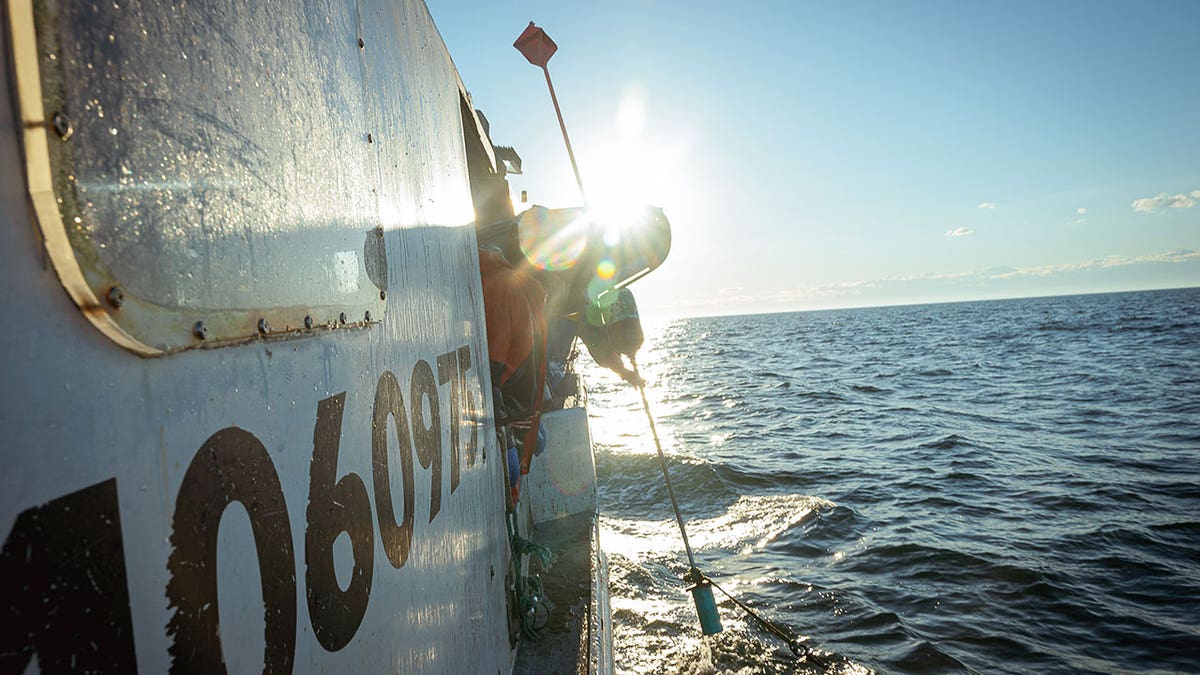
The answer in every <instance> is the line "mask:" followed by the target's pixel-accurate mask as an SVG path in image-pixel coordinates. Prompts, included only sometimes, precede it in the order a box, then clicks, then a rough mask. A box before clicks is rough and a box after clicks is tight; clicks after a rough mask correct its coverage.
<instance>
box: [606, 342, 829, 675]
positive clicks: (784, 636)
mask: <svg viewBox="0 0 1200 675" xmlns="http://www.w3.org/2000/svg"><path fill="white" fill-rule="evenodd" d="M629 363H630V365H632V366H633V374H634V375H636V376H637V380H638V385H637V390H638V393H640V394H641V395H642V409H643V410H645V411H646V420H647V421H648V422H649V423H650V434H651V435H652V436H654V447H655V448H656V449H657V450H658V462H659V464H660V465H661V466H662V473H663V479H664V480H665V481H666V483H667V494H669V495H670V496H671V508H673V509H674V510H675V522H677V523H679V534H681V535H683V547H684V549H685V550H687V557H688V563H690V564H691V570H690V571H689V572H688V574H687V576H686V577H685V580H688V581H691V582H693V583H697V582H700V581H707V582H709V583H710V584H712V585H713V587H715V588H716V589H717V590H718V591H721V593H722V594H723V595H724V596H725V597H727V598H729V599H730V600H731V601H733V604H735V605H737V606H738V607H740V608H741V609H742V611H744V612H746V614H747V615H748V616H749V617H750V618H752V619H754V620H755V621H756V622H758V624H759V625H760V626H762V627H763V628H764V629H765V630H766V631H767V632H768V633H770V634H771V635H774V636H775V637H777V638H779V639H780V640H782V641H783V642H784V643H785V644H786V645H787V646H788V649H790V650H791V651H792V654H793V655H795V657H796V658H797V659H804V660H811V661H812V662H813V663H816V664H817V665H819V666H821V667H822V668H826V667H828V666H829V662H827V661H826V660H825V659H823V658H821V657H820V656H818V655H817V654H816V652H814V651H813V650H812V649H811V648H810V647H809V646H808V645H806V644H804V643H803V642H801V641H800V639H799V638H798V637H793V636H791V635H789V634H788V632H787V631H785V630H784V629H783V628H782V627H780V625H779V624H776V623H775V622H773V621H770V620H768V619H766V618H764V617H763V616H762V615H760V614H759V613H758V612H756V611H754V609H753V608H751V607H750V606H749V605H747V604H746V603H744V602H742V601H741V600H738V599H737V598H735V597H733V596H732V595H730V593H729V592H728V591H726V590H725V589H724V588H721V586H720V585H719V584H718V583H717V582H715V581H713V580H712V579H711V578H710V577H708V576H707V575H705V574H704V573H703V572H701V571H700V569H699V568H698V567H696V558H695V557H694V556H693V555H692V545H691V544H690V543H689V542H688V536H687V530H686V529H685V528H684V526H683V514H682V513H680V511H679V501H678V500H676V499H675V488H673V487H672V486H671V475H670V473H669V472H668V471H667V458H666V455H665V454H663V449H662V441H660V440H659V438H658V429H657V428H656V427H655V425H654V416H653V415H651V414H650V401H649V400H648V399H647V398H646V382H645V380H643V379H642V374H641V373H640V372H638V365H637V360H636V359H635V358H634V357H633V356H632V355H630V356H629Z"/></svg>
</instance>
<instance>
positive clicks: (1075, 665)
mask: <svg viewBox="0 0 1200 675" xmlns="http://www.w3.org/2000/svg"><path fill="white" fill-rule="evenodd" d="M583 361H586V356H585V357H583V359H581V362H583ZM639 361H640V364H641V367H642V372H643V375H644V376H645V377H646V378H647V379H648V380H649V381H650V386H649V388H648V390H647V392H648V395H649V397H650V405H651V409H652V411H653V412H654V414H655V417H656V419H657V421H658V425H659V431H660V435H661V437H662V440H663V444H664V447H665V450H666V453H667V456H668V462H669V467H670V471H671V475H672V481H673V483H674V485H675V488H676V492H677V493H678V496H679V500H680V508H681V509H682V511H683V513H684V517H685V519H686V522H687V528H688V534H689V537H690V539H691V542H692V545H693V548H694V549H695V552H696V557H697V562H698V564H699V566H700V567H701V568H702V569H703V570H704V571H705V572H706V573H707V574H708V575H709V576H711V577H712V578H713V579H715V580H716V581H717V583H718V584H720V585H721V586H722V587H723V588H725V589H726V590H728V591H730V592H731V593H733V594H734V595H735V596H737V597H738V598H739V599H741V600H742V601H744V602H746V603H747V604H749V605H751V606H753V607H755V608H757V609H759V610H761V611H762V612H763V613H764V614H765V615H766V616H768V617H770V618H772V619H775V620H777V621H778V622H780V623H782V624H785V625H786V626H788V627H790V628H791V629H793V630H794V631H795V632H796V633H797V634H798V635H802V636H804V637H805V638H806V639H807V640H809V644H811V645H812V646H814V647H815V648H816V649H817V650H818V653H820V654H822V655H823V656H824V657H825V661H826V662H827V663H826V665H825V666H817V665H815V664H814V663H811V662H809V663H801V662H797V661H796V660H795V659H793V658H791V654H790V652H789V651H788V650H787V649H786V647H785V646H784V645H783V643H782V642H780V641H779V640H777V639H775V638H774V637H772V636H771V635H770V634H768V633H767V632H765V631H763V630H762V629H761V628H759V627H757V626H756V625H755V624H753V623H752V622H749V621H747V620H746V619H745V617H744V615H743V614H742V613H741V612H740V610H738V609H737V608H736V607H735V606H734V605H733V604H732V603H730V602H728V601H727V600H725V599H724V598H723V596H722V595H721V594H720V593H717V598H718V600H720V601H721V602H720V611H721V616H722V620H723V622H724V626H725V631H724V632H723V633H722V634H720V635H717V636H714V637H709V638H702V637H701V636H700V631H699V624H698V621H697V619H696V614H695V610H694V609H693V608H692V606H691V604H690V596H688V595H687V594H686V593H685V591H684V588H683V583H682V582H681V581H680V577H681V576H682V575H683V573H684V572H685V571H686V568H687V563H686V557H685V555H684V553H683V548H682V545H681V543H680V537H679V531H678V528H677V526H676V524H675V521H674V518H673V516H672V512H671V507H670V503H669V501H668V499H667V492H666V489H665V487H664V485H663V481H662V475H661V472H660V469H659V465H658V460H657V456H656V455H655V451H654V445H653V441H652V439H651V437H650V434H649V431H648V426H647V422H646V418H645V415H644V413H643V412H642V407H641V400H640V398H638V396H637V394H636V391H635V390H633V389H631V388H629V387H628V386H625V385H623V383H621V382H620V380H618V379H616V378H615V377H614V376H612V375H611V374H607V373H604V372H602V371H600V370H599V369H598V368H596V367H595V366H589V367H585V368H584V370H585V373H586V374H587V375H588V376H589V377H590V383H591V392H590V410H591V415H592V417H593V420H592V421H593V439H594V442H595V446H596V451H597V469H598V472H599V479H600V500H601V509H602V514H603V520H602V526H603V530H602V533H601V538H602V541H601V543H602V545H603V547H604V549H605V550H606V551H607V552H608V555H609V562H610V574H611V581H612V609H613V615H614V616H613V620H614V630H615V635H616V641H617V644H616V658H617V663H618V672H621V673H677V672H679V673H704V672H740V673H776V672H779V673H782V672H847V673H849V672H896V673H954V672H979V673H1127V672H1192V673H1195V672H1200V289H1186V290H1175V291H1155V292H1141V293H1123V294H1112V295H1089V296H1071V297H1055V298H1038V299H1023V300H1007V301H989V302H971V303H957V304H943V305H924V306H910V307H891V308H876V309H854V310H840V311H822V312H807V313H793V314H772V315H760V316H738V317H720V318H705V319H686V320H679V321H675V322H672V323H669V324H666V325H663V326H661V327H659V328H657V329H655V330H651V331H649V334H648V339H647V344H646V346H645V347H644V348H643V350H642V353H641V354H640V355H639Z"/></svg>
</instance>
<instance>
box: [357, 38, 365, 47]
mask: <svg viewBox="0 0 1200 675" xmlns="http://www.w3.org/2000/svg"><path fill="white" fill-rule="evenodd" d="M366 46H367V43H366V42H363V39H362V38H358V48H359V49H362V48H363V47H366Z"/></svg>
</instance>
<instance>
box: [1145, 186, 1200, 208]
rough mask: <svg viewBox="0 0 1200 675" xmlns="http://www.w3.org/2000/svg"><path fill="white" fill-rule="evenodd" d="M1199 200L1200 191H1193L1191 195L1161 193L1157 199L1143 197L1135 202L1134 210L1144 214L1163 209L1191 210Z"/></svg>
mask: <svg viewBox="0 0 1200 675" xmlns="http://www.w3.org/2000/svg"><path fill="white" fill-rule="evenodd" d="M1197 199H1200V190H1192V191H1191V193H1189V194H1184V193H1182V192H1180V193H1179V194H1174V195H1169V194H1167V193H1165V192H1160V193H1159V194H1158V196H1156V197H1142V198H1141V199H1135V200H1133V210H1134V211H1143V212H1144V211H1154V210H1157V209H1162V208H1172V209H1190V208H1192V207H1193V206H1195V205H1196V200H1197Z"/></svg>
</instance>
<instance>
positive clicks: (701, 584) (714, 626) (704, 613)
mask: <svg viewBox="0 0 1200 675" xmlns="http://www.w3.org/2000/svg"><path fill="white" fill-rule="evenodd" d="M688 590H689V591H691V592H692V600H693V601H695V603H696V614H698V615H700V631H701V632H702V633H704V634H705V635H716V634H717V633H720V632H721V630H722V629H721V615H720V614H719V613H717V601H716V599H715V598H713V592H712V582H711V581H709V580H708V579H705V578H701V579H700V580H699V581H697V582H696V583H695V584H693V585H691V586H688Z"/></svg>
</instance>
